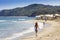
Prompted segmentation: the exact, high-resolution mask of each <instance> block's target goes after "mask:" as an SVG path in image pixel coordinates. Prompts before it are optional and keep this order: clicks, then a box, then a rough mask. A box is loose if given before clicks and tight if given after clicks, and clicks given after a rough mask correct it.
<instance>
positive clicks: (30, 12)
mask: <svg viewBox="0 0 60 40" xmlns="http://www.w3.org/2000/svg"><path fill="white" fill-rule="evenodd" d="M55 13H58V14H60V6H51V5H44V4H31V5H28V6H25V7H18V8H14V9H9V10H8V9H6V10H1V11H0V16H36V15H40V14H55Z"/></svg>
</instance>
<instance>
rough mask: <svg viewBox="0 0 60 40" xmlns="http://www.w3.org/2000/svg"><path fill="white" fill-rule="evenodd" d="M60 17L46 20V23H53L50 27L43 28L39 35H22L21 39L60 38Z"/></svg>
mask: <svg viewBox="0 0 60 40" xmlns="http://www.w3.org/2000/svg"><path fill="white" fill-rule="evenodd" d="M59 20H60V19H58V20H52V21H49V20H48V21H46V23H49V24H51V25H50V26H49V27H45V28H43V30H42V31H41V32H38V36H37V37H36V36H35V34H33V35H29V36H25V37H22V38H21V39H19V40H60V21H59ZM36 21H38V22H44V20H43V21H42V20H32V21H31V22H36Z"/></svg>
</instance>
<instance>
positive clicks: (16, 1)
mask: <svg viewBox="0 0 60 40" xmlns="http://www.w3.org/2000/svg"><path fill="white" fill-rule="evenodd" d="M30 4H45V5H52V6H60V0H0V10H3V9H12V8H16V7H24V6H27V5H30Z"/></svg>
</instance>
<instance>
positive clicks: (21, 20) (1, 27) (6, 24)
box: [0, 16, 35, 40]
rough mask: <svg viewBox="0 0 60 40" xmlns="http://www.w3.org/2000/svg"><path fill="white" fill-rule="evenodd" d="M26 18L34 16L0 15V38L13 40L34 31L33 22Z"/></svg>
mask: <svg viewBox="0 0 60 40" xmlns="http://www.w3.org/2000/svg"><path fill="white" fill-rule="evenodd" d="M28 20H35V17H23V16H17V17H15V16H14V17H12V16H10V17H8V16H6V17H0V40H14V39H15V38H18V37H20V36H23V35H24V34H26V33H29V32H32V31H34V30H33V27H34V23H32V22H29V21H28Z"/></svg>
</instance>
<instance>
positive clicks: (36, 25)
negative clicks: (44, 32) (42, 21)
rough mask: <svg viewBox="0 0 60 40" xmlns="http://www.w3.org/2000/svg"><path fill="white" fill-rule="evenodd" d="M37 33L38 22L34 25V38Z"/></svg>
mask: <svg viewBox="0 0 60 40" xmlns="http://www.w3.org/2000/svg"><path fill="white" fill-rule="evenodd" d="M37 32H38V22H36V23H35V33H36V36H37Z"/></svg>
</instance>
